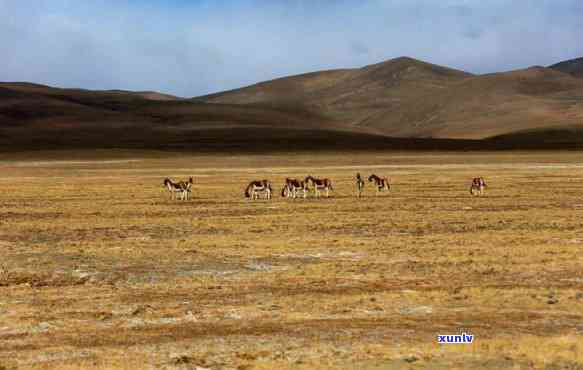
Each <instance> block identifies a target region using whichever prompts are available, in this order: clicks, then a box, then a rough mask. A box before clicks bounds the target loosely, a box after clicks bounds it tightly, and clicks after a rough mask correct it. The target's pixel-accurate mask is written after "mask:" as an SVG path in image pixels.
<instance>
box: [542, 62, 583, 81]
mask: <svg viewBox="0 0 583 370" xmlns="http://www.w3.org/2000/svg"><path fill="white" fill-rule="evenodd" d="M549 68H552V69H554V70H557V71H560V72H563V73H567V74H570V75H571V76H574V77H579V78H583V58H577V59H571V60H566V61H564V62H560V63H557V64H553V65H552V66H550V67H549Z"/></svg>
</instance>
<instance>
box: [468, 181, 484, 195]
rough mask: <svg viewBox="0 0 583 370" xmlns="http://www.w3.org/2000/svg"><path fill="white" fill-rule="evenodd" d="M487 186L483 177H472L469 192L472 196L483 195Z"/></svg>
mask: <svg viewBox="0 0 583 370" xmlns="http://www.w3.org/2000/svg"><path fill="white" fill-rule="evenodd" d="M487 187H488V185H486V181H485V180H484V178H483V177H474V179H473V180H472V185H470V194H472V195H474V196H480V195H484V190H485V189H486V188H487Z"/></svg>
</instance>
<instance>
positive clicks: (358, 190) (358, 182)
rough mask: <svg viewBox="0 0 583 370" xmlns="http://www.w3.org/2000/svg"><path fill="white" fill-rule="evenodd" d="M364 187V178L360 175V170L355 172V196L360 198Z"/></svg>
mask: <svg viewBox="0 0 583 370" xmlns="http://www.w3.org/2000/svg"><path fill="white" fill-rule="evenodd" d="M363 189H364V180H363V179H362V177H360V172H358V173H357V174H356V196H357V197H358V198H360V197H361V196H362V191H363Z"/></svg>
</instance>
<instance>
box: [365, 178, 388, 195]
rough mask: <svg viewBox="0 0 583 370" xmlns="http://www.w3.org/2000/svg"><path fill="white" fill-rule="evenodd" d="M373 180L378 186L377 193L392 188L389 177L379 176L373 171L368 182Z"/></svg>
mask: <svg viewBox="0 0 583 370" xmlns="http://www.w3.org/2000/svg"><path fill="white" fill-rule="evenodd" d="M373 181H374V183H375V187H376V188H377V192H376V194H377V195H378V194H379V193H380V192H381V191H383V190H386V191H389V190H391V185H390V184H389V179H388V178H386V177H379V176H377V175H375V174H374V173H373V174H372V175H370V176H369V177H368V182H373Z"/></svg>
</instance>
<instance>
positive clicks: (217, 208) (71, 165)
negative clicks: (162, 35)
mask: <svg viewBox="0 0 583 370" xmlns="http://www.w3.org/2000/svg"><path fill="white" fill-rule="evenodd" d="M39 158H42V160H40V159H39ZM46 158H51V159H50V160H47V159H46ZM357 171H359V172H361V173H362V174H366V175H368V174H369V173H372V172H375V173H377V174H382V175H386V176H389V178H390V180H391V184H392V187H393V188H392V191H391V192H390V194H385V195H382V196H378V197H377V196H375V195H374V192H373V189H372V186H370V184H368V183H367V186H366V188H365V195H366V197H364V198H362V199H356V198H355V196H354V183H353V177H354V174H355V173H356V172H357ZM0 174H1V175H0V190H1V191H0V266H1V267H0V368H6V369H13V368H19V369H28V368H31V369H53V368H55V369H57V368H58V369H80V368H89V369H148V368H161V369H195V368H197V367H200V368H208V369H296V368H297V369H337V368H342V369H367V370H386V369H409V368H411V369H423V368H429V369H456V368H458V369H464V368H471V369H505V368H508V369H518V368H546V369H561V368H571V369H579V368H582V367H583V364H582V362H581V361H582V359H583V339H582V337H581V334H583V218H582V217H581V214H582V213H583V153H577V152H539V153H528V152H522V153H520V152H514V153H488V154H480V153H455V154H450V153H425V154H424V153H419V154H412V153H365V154H359V153H336V154H334V153H311V154H310V153H304V154H284V153H282V154H277V155H234V156H228V155H197V156H188V155H174V154H164V155H161V154H160V153H153V152H129V151H124V152H91V153H88V152H85V153H83V152H71V153H65V152H61V153H22V154H18V155H16V154H13V155H10V156H7V155H3V156H2V157H1V158H0ZM308 174H312V175H315V176H326V177H329V178H331V179H332V180H333V181H334V185H335V191H334V192H333V195H332V197H331V198H330V199H313V198H310V199H306V200H304V199H298V200H287V199H283V198H281V197H280V196H279V190H280V189H281V188H280V186H281V183H282V181H283V179H284V178H285V177H286V176H290V177H303V176H306V175H308ZM166 176H169V177H172V178H187V177H188V176H193V177H194V180H195V184H194V190H195V192H194V199H192V200H190V201H187V202H179V201H172V200H170V199H169V197H168V194H167V193H166V192H165V191H164V189H163V188H162V186H161V185H162V180H163V178H164V177H166ZM474 176H483V177H485V178H486V181H487V182H488V183H489V186H490V187H489V189H488V190H487V196H485V197H482V198H477V197H476V198H472V197H470V195H469V192H468V187H469V182H470V181H471V178H472V177H474ZM260 178H269V179H271V180H272V181H273V182H274V183H275V184H277V189H276V192H277V193H278V194H277V196H276V197H275V198H274V199H273V200H272V201H265V200H261V201H256V202H251V201H249V200H246V199H244V198H243V188H244V186H245V185H246V183H247V182H248V181H249V180H251V179H260ZM463 329H465V330H466V331H468V332H471V333H472V334H473V335H475V341H474V343H473V344H471V345H453V346H451V345H450V346H446V345H439V344H438V343H437V340H436V339H437V338H436V336H437V335H438V334H455V333H457V332H459V331H460V330H463Z"/></svg>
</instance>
